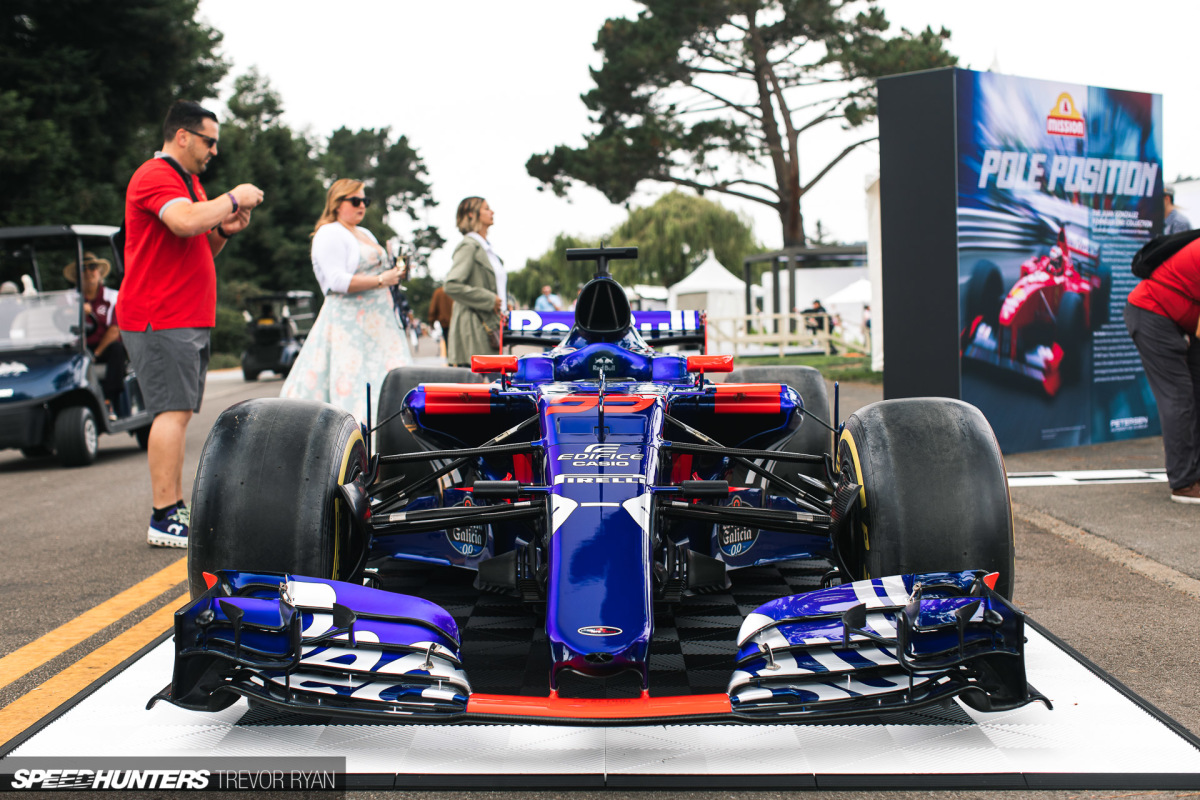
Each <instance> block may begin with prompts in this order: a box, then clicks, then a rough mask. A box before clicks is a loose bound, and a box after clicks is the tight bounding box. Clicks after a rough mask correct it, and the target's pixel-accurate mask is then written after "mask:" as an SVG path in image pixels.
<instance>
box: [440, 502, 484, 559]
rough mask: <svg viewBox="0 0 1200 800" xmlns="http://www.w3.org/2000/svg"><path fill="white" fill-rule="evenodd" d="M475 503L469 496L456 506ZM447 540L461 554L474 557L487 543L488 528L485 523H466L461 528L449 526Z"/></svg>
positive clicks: (481, 551)
mask: <svg viewBox="0 0 1200 800" xmlns="http://www.w3.org/2000/svg"><path fill="white" fill-rule="evenodd" d="M474 505H475V504H474V503H472V502H471V498H470V497H468V498H466V499H465V500H463V501H462V502H461V503H459V504H458V506H456V507H461V506H474ZM446 541H448V542H449V543H450V546H451V547H453V548H454V549H455V550H456V551H457V552H458V553H459V555H464V556H466V557H467V558H474V557H475V556H477V555H480V554H481V553H483V547H484V545H486V544H487V528H486V527H485V526H483V525H465V526H463V527H461V528H449V529H447V530H446Z"/></svg>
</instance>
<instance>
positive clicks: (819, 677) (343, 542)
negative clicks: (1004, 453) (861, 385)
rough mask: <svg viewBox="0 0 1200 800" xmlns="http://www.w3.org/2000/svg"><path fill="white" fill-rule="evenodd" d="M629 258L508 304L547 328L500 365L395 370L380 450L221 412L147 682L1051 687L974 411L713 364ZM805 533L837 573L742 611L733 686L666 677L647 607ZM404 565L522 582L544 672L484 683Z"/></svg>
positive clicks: (590, 253)
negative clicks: (392, 568) (553, 300)
mask: <svg viewBox="0 0 1200 800" xmlns="http://www.w3.org/2000/svg"><path fill="white" fill-rule="evenodd" d="M634 257H636V248H601V249H595V250H575V251H567V258H568V259H576V260H584V259H586V260H594V261H596V262H597V265H598V269H597V274H596V277H595V278H594V279H593V280H592V281H591V282H590V283H588V284H587V286H585V287H584V289H583V290H582V292H581V294H580V297H579V300H578V302H577V306H576V310H575V311H574V313H573V315H572V314H571V313H570V312H565V316H563V315H562V314H555V315H535V314H530V313H526V314H524V315H520V316H514V317H513V318H512V319H510V320H509V322H508V325H507V328H506V337H507V338H506V344H512V343H523V344H537V343H546V344H548V345H549V346H550V349H548V350H546V351H544V352H537V353H533V354H530V355H525V356H523V357H520V358H518V357H516V356H506V355H499V356H477V357H475V359H474V361H473V369H474V371H475V373H478V374H490V375H493V376H498V377H497V378H496V379H495V380H493V381H492V382H491V383H486V384H485V383H477V382H474V380H473V377H474V376H472V375H470V374H469V373H465V371H464V372H456V371H453V370H449V369H446V368H442V369H440V370H421V369H416V370H413V369H409V368H406V369H402V370H397V371H396V372H393V373H392V374H391V375H390V376H389V377H388V380H387V382H386V383H385V385H384V387H383V392H382V394H381V397H380V416H381V417H382V418H383V419H381V420H380V423H379V425H378V426H377V427H378V441H379V449H380V452H378V453H371V452H370V451H369V448H368V446H367V442H368V441H369V440H370V435H369V431H368V432H367V435H366V436H364V429H366V428H367V427H368V426H360V425H359V424H358V423H357V422H356V421H355V420H354V418H353V417H351V416H350V415H349V414H346V413H345V412H343V411H341V410H339V409H335V408H333V407H332V406H328V405H324V404H321V403H310V402H302V401H289V400H274V399H271V400H251V401H247V402H244V403H240V404H238V405H235V406H233V407H231V408H229V409H228V410H226V411H225V412H224V413H223V414H222V415H221V417H220V418H219V419H218V421H217V423H216V424H215V426H214V427H213V430H212V432H211V433H210V435H209V438H208V441H207V443H206V444H205V448H204V452H203V455H202V459H201V464H200V468H199V472H198V474H197V479H196V485H195V490H194V492H193V512H192V520H193V527H192V541H191V545H190V551H189V578H190V581H191V585H192V593H193V601H192V602H191V603H190V604H189V605H188V606H187V607H185V608H183V609H181V610H180V611H179V612H177V614H176V627H175V647H176V658H175V669H174V679H173V682H172V685H171V686H170V687H169V688H168V689H167V690H165V691H164V692H163V693H162V694H161V695H160V696H159V697H161V698H163V699H166V700H168V701H170V702H172V703H175V704H176V705H179V706H183V707H185V708H190V709H197V710H210V711H211V710H219V709H222V708H225V707H227V706H229V705H230V704H231V703H233V702H235V701H236V700H237V699H238V698H239V697H246V698H248V699H249V700H250V702H251V703H252V704H258V705H262V706H273V707H278V708H283V709H288V710H290V711H298V712H307V713H312V714H317V715H322V716H330V715H348V716H359V717H367V718H374V719H379V720H392V721H396V722H403V723H437V722H471V723H478V722H523V723H528V722H536V723H546V724H549V723H557V724H571V725H581V724H603V725H631V724H663V723H665V722H707V721H713V722H731V721H733V722H783V721H797V720H806V719H828V718H836V717H846V716H854V715H878V714H881V713H886V712H888V711H893V710H900V709H911V708H915V707H919V706H922V705H927V704H930V703H939V702H942V701H945V700H947V699H948V698H951V697H958V698H960V699H961V700H962V701H963V702H965V703H967V704H969V705H970V706H972V707H974V708H977V709H983V710H997V709H1009V708H1014V707H1018V706H1021V705H1024V704H1026V703H1029V702H1031V701H1033V700H1043V701H1044V698H1043V697H1042V696H1041V695H1039V694H1038V693H1037V692H1036V691H1035V690H1034V689H1032V688H1031V687H1029V686H1028V684H1027V683H1026V679H1025V670H1024V662H1023V646H1024V636H1023V624H1024V617H1023V615H1022V614H1021V613H1020V612H1019V611H1017V610H1016V609H1015V608H1014V607H1013V606H1012V605H1011V604H1010V603H1009V601H1008V598H1009V597H1011V593H1012V586H1013V539H1012V516H1011V507H1010V503H1009V498H1008V490H1007V482H1006V479H1005V475H1004V468H1003V463H1002V460H1001V456H1000V451H999V449H998V447H997V444H996V441H995V437H994V436H993V434H992V431H991V429H990V428H989V427H988V425H987V423H986V421H985V420H984V418H983V416H982V415H981V414H980V413H979V412H978V411H977V410H976V409H974V408H973V407H972V406H969V405H967V404H964V403H960V402H958V401H953V400H944V399H935V398H930V399H916V400H898V401H885V402H882V403H876V404H874V405H871V406H868V407H866V408H864V409H862V410H860V411H858V412H856V413H855V414H853V415H851V416H850V417H849V418H848V419H847V420H846V421H845V423H844V424H841V425H838V426H836V427H833V426H831V425H830V424H829V422H828V421H827V420H826V419H823V418H822V417H823V416H826V415H827V414H828V411H827V409H828V398H827V396H826V389H825V383H824V381H823V380H822V379H821V376H820V374H819V373H818V372H816V371H815V370H812V369H809V368H802V367H800V368H787V371H786V373H785V377H787V380H784V381H780V380H779V379H778V377H779V375H780V373H778V372H776V373H774V375H775V379H774V380H765V379H764V380H760V381H754V377H756V376H754V375H753V374H749V375H747V377H748V380H746V381H745V382H741V381H739V382H729V381H727V382H724V383H714V382H712V381H711V380H710V377H711V376H712V375H713V374H714V373H722V372H728V371H729V370H730V369H731V368H732V358H731V357H729V356H721V355H698V356H697V355H692V356H688V355H683V354H679V353H670V352H659V351H657V350H656V349H654V347H652V346H651V345H652V344H656V345H659V346H660V347H664V348H666V347H668V346H671V345H687V344H699V345H702V344H703V341H704V319H703V316H702V315H700V314H697V313H696V312H646V313H642V312H638V313H637V314H634V313H632V312H631V311H630V308H629V303H628V301H627V299H626V295H625V292H624V290H623V289H622V288H621V287H620V285H618V284H617V283H616V281H614V280H613V279H612V278H611V277H610V276H609V274H608V269H607V264H608V262H609V260H611V259H614V258H634ZM761 369H768V368H761ZM730 377H731V378H733V377H735V376H730ZM758 377H762V375H759V376H758ZM446 378H450V380H446ZM789 384H791V385H789ZM835 437H836V446H834V445H833V443H834V442H835ZM797 559H806V560H813V559H821V560H823V561H825V562H827V564H828V572H827V574H826V575H825V577H824V580H823V581H822V582H821V585H820V588H817V589H815V590H814V591H811V592H807V593H804V594H796V595H788V596H783V597H779V598H778V599H775V600H772V601H770V602H767V603H765V604H763V605H761V606H760V607H758V608H757V609H753V610H751V611H750V613H748V614H746V616H745V618H744V620H743V622H742V625H741V629H740V631H738V633H737V635H736V641H730V642H729V643H728V650H727V653H725V654H724V656H722V661H723V663H724V664H725V668H726V669H727V670H728V676H729V679H728V684H727V687H726V689H725V691H721V692H716V693H707V694H684V695H678V694H676V695H672V696H668V695H664V694H662V693H660V692H658V691H656V687H655V686H654V685H653V681H652V680H651V673H650V669H649V666H648V664H649V660H650V651H651V648H652V645H653V643H654V640H655V636H656V623H655V620H656V616H655V614H656V610H659V611H660V612H661V610H662V609H664V608H676V609H686V608H687V607H688V604H689V602H691V601H692V599H693V598H695V597H697V596H700V595H702V594H703V593H705V592H713V591H721V590H722V589H723V588H724V587H726V586H727V585H728V583H729V579H730V576H731V575H732V574H734V573H736V572H737V571H739V570H744V569H749V568H756V567H761V566H762V565H764V564H777V563H784V562H791V561H795V560H797ZM389 562H391V563H395V562H404V563H408V564H410V565H413V564H415V565H426V566H428V568H429V569H436V568H441V569H445V568H446V567H447V566H449V567H453V568H456V569H459V570H465V571H470V572H473V573H474V574H475V585H476V586H477V587H478V588H479V589H480V591H489V592H502V593H507V594H509V595H511V596H513V597H519V598H521V599H522V600H523V601H524V604H525V606H526V608H527V613H528V614H529V615H530V618H531V619H534V620H536V624H537V625H538V626H540V628H541V630H542V631H543V632H544V639H543V640H540V641H539V643H538V644H537V645H536V646H541V647H545V648H548V650H549V664H550V667H549V670H548V673H547V674H546V676H545V682H544V685H543V688H542V690H541V692H540V693H535V694H534V695H530V694H528V693H526V694H524V695H517V694H498V693H492V692H480V691H476V690H473V688H472V678H471V675H472V672H473V671H480V672H482V671H486V670H487V669H488V667H489V665H488V664H487V663H471V662H470V660H469V659H467V658H464V656H463V652H464V651H463V647H462V644H463V638H462V635H461V634H460V630H459V626H458V624H457V623H456V620H455V617H454V615H453V614H452V613H451V612H450V611H449V610H447V609H445V608H442V607H440V606H438V605H437V604H436V603H434V602H431V601H430V600H429V599H427V598H422V597H419V596H415V595H413V594H403V593H397V592H394V591H389V590H388V589H387V588H386V586H382V584H381V582H380V580H379V579H378V578H377V576H378V575H379V574H380V573H379V572H378V570H377V567H376V565H378V564H381V563H384V564H386V563H389ZM569 675H570V676H575V677H576V678H577V677H578V676H583V677H584V679H592V678H595V679H605V678H611V677H613V676H622V675H623V676H626V677H630V676H631V679H632V680H633V681H634V682H635V683H636V684H637V685H638V686H639V687H640V690H639V692H638V693H637V695H636V696H632V697H628V698H623V699H595V698H589V697H579V696H571V695H570V693H569V692H568V691H566V690H565V689H564V686H565V681H564V678H566V677H567V676H569ZM573 679H575V678H573Z"/></svg>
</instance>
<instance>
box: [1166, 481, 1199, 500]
mask: <svg viewBox="0 0 1200 800" xmlns="http://www.w3.org/2000/svg"><path fill="white" fill-rule="evenodd" d="M1171 499H1172V500H1174V501H1175V502H1176V503H1200V481H1196V482H1195V483H1193V484H1192V485H1191V486H1185V487H1183V488H1182V489H1172V490H1171Z"/></svg>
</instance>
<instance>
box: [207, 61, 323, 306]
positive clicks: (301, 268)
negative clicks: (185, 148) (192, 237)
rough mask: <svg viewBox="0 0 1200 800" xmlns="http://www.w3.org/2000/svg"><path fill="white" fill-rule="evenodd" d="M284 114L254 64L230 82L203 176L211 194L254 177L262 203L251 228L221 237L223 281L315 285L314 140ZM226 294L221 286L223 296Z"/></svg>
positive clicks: (276, 287)
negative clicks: (312, 239) (215, 144)
mask: <svg viewBox="0 0 1200 800" xmlns="http://www.w3.org/2000/svg"><path fill="white" fill-rule="evenodd" d="M282 113H283V102H282V100H281V98H280V97H279V95H278V93H276V92H275V91H274V90H273V89H272V88H271V87H270V84H269V82H268V81H267V79H266V78H264V77H263V76H262V75H260V74H259V73H258V72H257V71H255V70H251V71H250V72H248V73H247V74H245V75H241V76H239V77H238V78H237V79H236V80H235V81H234V92H233V96H232V97H231V98H230V99H229V104H228V113H227V114H225V115H223V119H222V124H221V144H220V146H219V148H218V155H217V157H216V158H214V159H213V160H212V161H211V162H210V163H209V167H208V169H207V170H206V171H205V173H204V175H203V176H202V179H203V181H204V186H205V189H206V190H207V191H208V194H209V196H210V197H215V196H216V194H217V192H222V191H228V190H229V189H232V188H233V187H234V186H236V185H237V184H239V183H253V184H254V185H255V186H258V187H259V188H260V189H262V190H263V197H264V202H263V203H262V205H260V206H258V208H256V209H254V215H253V217H252V219H251V222H250V227H248V228H247V229H246V230H245V231H244V232H242V233H239V234H238V235H237V236H235V237H233V238H231V239H230V240H229V241H228V242H227V243H226V245H225V248H224V249H223V250H222V251H221V256H220V259H219V263H218V266H217V274H218V275H219V276H220V278H221V280H222V282H223V283H224V282H230V281H243V282H246V283H248V284H250V285H253V286H257V287H258V288H259V289H260V290H271V291H282V290H288V289H309V290H312V291H319V287H318V285H317V282H316V278H315V277H314V275H313V271H312V258H311V255H310V239H309V234H310V233H312V230H313V224H314V223H315V222H316V220H317V217H318V216H319V215H320V213H321V209H322V208H323V207H324V203H325V189H324V187H323V186H322V185H321V180H320V177H319V175H318V174H317V166H316V162H315V161H314V159H313V153H314V151H315V150H316V147H315V146H314V144H313V143H312V142H310V141H308V140H307V139H305V138H304V137H303V136H301V135H299V134H297V133H295V132H294V131H292V130H291V128H289V127H288V126H287V125H285V124H284V123H283V121H282V119H281V115H282ZM222 288H224V286H223V287H222ZM230 299H232V298H228V297H227V296H226V293H225V292H222V293H221V300H222V302H228V301H229V300H230ZM239 300H240V298H239Z"/></svg>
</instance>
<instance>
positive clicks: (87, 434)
mask: <svg viewBox="0 0 1200 800" xmlns="http://www.w3.org/2000/svg"><path fill="white" fill-rule="evenodd" d="M83 446H84V448H85V449H86V450H87V452H88V454H89V455H94V454H95V453H96V451H97V450H98V449H100V436H99V434H98V433H97V432H96V420H95V419H94V418H93V417H92V415H91V414H90V413H88V412H84V417H83Z"/></svg>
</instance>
